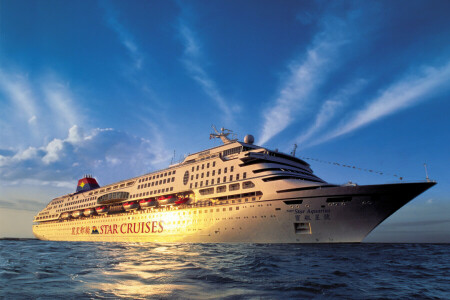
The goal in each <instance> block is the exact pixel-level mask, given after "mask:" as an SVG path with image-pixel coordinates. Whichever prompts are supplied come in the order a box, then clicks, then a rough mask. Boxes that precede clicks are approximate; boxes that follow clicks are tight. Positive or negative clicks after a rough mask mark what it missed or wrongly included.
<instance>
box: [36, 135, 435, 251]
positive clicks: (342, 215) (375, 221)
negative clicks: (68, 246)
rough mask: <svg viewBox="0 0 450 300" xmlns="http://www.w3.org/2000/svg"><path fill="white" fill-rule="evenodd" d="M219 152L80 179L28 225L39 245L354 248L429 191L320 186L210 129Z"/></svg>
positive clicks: (401, 186)
mask: <svg viewBox="0 0 450 300" xmlns="http://www.w3.org/2000/svg"><path fill="white" fill-rule="evenodd" d="M214 130H215V132H214V133H212V134H211V135H210V138H220V139H221V140H222V142H223V145H220V146H218V147H214V148H211V149H208V150H204V151H201V152H198V153H194V154H190V155H188V156H187V157H186V158H185V159H184V160H183V161H182V162H179V163H176V164H172V165H170V166H169V167H168V168H166V169H163V170H159V171H156V172H151V173H148V174H145V175H142V176H139V177H135V178H131V179H127V180H123V181H120V182H116V183H113V184H110V185H107V186H102V187H100V186H99V184H98V182H97V180H96V179H95V178H93V177H92V176H90V175H86V176H84V177H83V178H82V179H80V180H79V181H78V186H77V189H76V192H75V193H71V194H67V195H64V196H61V197H58V198H55V199H53V200H51V201H50V203H49V204H48V205H47V206H46V207H45V208H44V209H43V210H42V211H40V212H39V213H38V214H37V215H36V216H35V218H34V223H33V233H34V235H35V236H36V237H37V238H39V239H41V240H51V241H91V242H94V241H95V242H157V243H162V242H189V243H358V242H361V241H362V240H363V239H364V238H365V237H366V236H367V235H368V234H369V233H370V232H371V231H372V230H373V229H374V228H375V227H377V226H378V225H379V224H380V223H381V222H383V220H385V219H386V218H387V217H389V216H390V215H392V214H393V213H394V212H396V211H397V210H398V209H400V208H401V207H402V206H403V205H405V204H406V203H408V202H409V201H411V200H412V199H414V198H415V197H416V196H418V195H419V194H421V193H423V192H424V191H426V190H427V189H428V188H430V187H432V186H433V185H435V184H436V183H435V182H431V181H429V180H427V181H424V182H414V183H395V184H380V185H356V184H352V183H348V184H344V185H336V184H330V183H328V182H326V181H324V180H323V179H321V178H319V177H317V176H316V175H315V174H314V173H313V171H312V170H311V167H310V165H309V164H308V163H306V162H305V161H304V160H302V159H299V158H297V157H295V151H294V153H293V154H292V155H289V154H285V153H281V152H278V151H277V150H275V151H273V150H269V149H267V148H264V147H260V146H256V145H254V138H253V136H251V135H247V136H245V138H244V141H238V140H237V139H233V138H232V137H233V136H230V134H232V132H231V131H230V130H227V129H223V128H222V129H221V130H220V131H219V130H216V129H215V128H214Z"/></svg>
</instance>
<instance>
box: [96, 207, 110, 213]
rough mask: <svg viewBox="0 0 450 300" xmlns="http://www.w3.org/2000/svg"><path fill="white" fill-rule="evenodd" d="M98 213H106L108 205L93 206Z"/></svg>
mask: <svg viewBox="0 0 450 300" xmlns="http://www.w3.org/2000/svg"><path fill="white" fill-rule="evenodd" d="M95 211H96V212H97V213H98V214H106V213H107V212H108V206H99V207H96V208H95Z"/></svg>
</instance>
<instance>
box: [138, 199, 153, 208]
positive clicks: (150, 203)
mask: <svg viewBox="0 0 450 300" xmlns="http://www.w3.org/2000/svg"><path fill="white" fill-rule="evenodd" d="M139 205H140V207H150V206H157V205H158V201H156V200H155V199H153V198H148V199H142V200H140V201H139Z"/></svg>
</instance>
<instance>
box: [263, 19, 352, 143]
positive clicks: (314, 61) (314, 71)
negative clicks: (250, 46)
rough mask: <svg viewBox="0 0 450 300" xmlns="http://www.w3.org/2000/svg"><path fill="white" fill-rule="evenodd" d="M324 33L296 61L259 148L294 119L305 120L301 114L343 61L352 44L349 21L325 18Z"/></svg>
mask: <svg viewBox="0 0 450 300" xmlns="http://www.w3.org/2000/svg"><path fill="white" fill-rule="evenodd" d="M322 23H323V29H322V30H321V31H320V32H319V33H318V34H317V35H316V36H315V38H314V39H313V42H312V44H311V45H310V46H309V47H308V48H307V50H306V53H305V54H303V55H302V57H301V58H300V59H296V60H294V61H292V62H291V63H290V65H289V73H288V76H287V77H286V79H285V81H284V83H282V85H281V89H280V91H279V93H278V97H277V98H276V100H275V103H274V105H272V106H271V107H269V108H267V110H266V112H265V114H264V124H263V129H262V134H261V139H260V141H259V144H261V145H262V144H265V143H266V142H267V141H269V140H270V139H271V138H272V137H274V136H275V135H277V134H278V133H280V132H281V131H283V130H284V129H285V128H286V127H288V126H289V125H290V124H291V123H292V122H293V121H294V119H296V120H298V119H301V117H302V115H301V114H299V111H300V110H302V111H303V112H305V111H307V109H306V106H307V105H308V104H309V103H310V102H311V101H313V99H314V94H315V92H316V91H317V89H318V88H319V87H320V86H321V85H322V84H323V83H324V81H325V80H326V79H327V76H328V75H329V73H330V72H331V71H332V70H334V69H335V67H336V66H337V65H338V64H339V61H342V60H343V58H342V57H341V58H340V59H337V58H338V54H339V52H340V50H341V48H342V47H343V46H344V45H346V44H347V43H349V42H350V32H351V28H349V24H348V20H341V19H337V18H325V19H324V20H322Z"/></svg>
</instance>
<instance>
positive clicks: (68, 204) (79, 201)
mask: <svg viewBox="0 0 450 300" xmlns="http://www.w3.org/2000/svg"><path fill="white" fill-rule="evenodd" d="M96 198H97V197H89V198H86V199H81V200H77V201H74V202H68V203H66V204H64V206H70V205H74V204H78V203H84V202H87V201H91V200H95V199H96Z"/></svg>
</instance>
